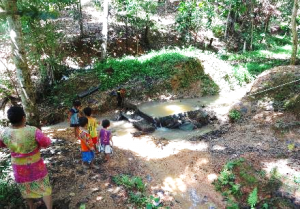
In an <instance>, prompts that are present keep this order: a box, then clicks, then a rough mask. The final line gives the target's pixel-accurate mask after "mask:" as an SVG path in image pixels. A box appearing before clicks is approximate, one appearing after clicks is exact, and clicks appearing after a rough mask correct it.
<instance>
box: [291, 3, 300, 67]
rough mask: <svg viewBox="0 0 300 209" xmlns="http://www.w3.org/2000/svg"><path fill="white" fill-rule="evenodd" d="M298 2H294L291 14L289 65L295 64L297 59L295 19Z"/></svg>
mask: <svg viewBox="0 0 300 209" xmlns="http://www.w3.org/2000/svg"><path fill="white" fill-rule="evenodd" d="M298 8H299V5H298V0H294V8H293V14H292V32H293V51H292V57H291V65H295V64H296V58H297V51H298V50H297V49H298V33H297V23H296V17H297V13H298Z"/></svg>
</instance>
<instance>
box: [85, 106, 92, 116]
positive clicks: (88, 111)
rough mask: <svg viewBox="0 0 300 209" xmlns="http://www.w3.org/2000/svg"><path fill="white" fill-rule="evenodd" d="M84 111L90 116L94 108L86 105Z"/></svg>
mask: <svg viewBox="0 0 300 209" xmlns="http://www.w3.org/2000/svg"><path fill="white" fill-rule="evenodd" d="M83 112H84V114H85V115H86V116H88V117H89V116H91V115H92V108H90V107H86V108H84V109H83Z"/></svg>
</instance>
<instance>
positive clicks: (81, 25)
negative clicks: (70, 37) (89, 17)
mask: <svg viewBox="0 0 300 209" xmlns="http://www.w3.org/2000/svg"><path fill="white" fill-rule="evenodd" d="M78 9H79V28H80V38H82V37H83V17H82V7H81V0H79V2H78Z"/></svg>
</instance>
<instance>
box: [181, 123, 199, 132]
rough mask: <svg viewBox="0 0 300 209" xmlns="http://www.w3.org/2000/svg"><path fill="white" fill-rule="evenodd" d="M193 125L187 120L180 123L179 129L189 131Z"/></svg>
mask: <svg viewBox="0 0 300 209" xmlns="http://www.w3.org/2000/svg"><path fill="white" fill-rule="evenodd" d="M194 127H195V126H194V124H192V123H189V122H187V123H184V124H182V125H180V126H179V129H180V130H183V131H191V130H193V129H194Z"/></svg>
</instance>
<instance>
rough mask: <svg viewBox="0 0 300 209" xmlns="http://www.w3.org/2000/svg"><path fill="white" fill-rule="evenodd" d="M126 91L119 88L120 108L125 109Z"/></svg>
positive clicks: (118, 99)
mask: <svg viewBox="0 0 300 209" xmlns="http://www.w3.org/2000/svg"><path fill="white" fill-rule="evenodd" d="M125 95H126V90H125V89H124V88H119V89H118V91H117V102H118V107H121V108H123V107H124V100H125Z"/></svg>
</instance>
